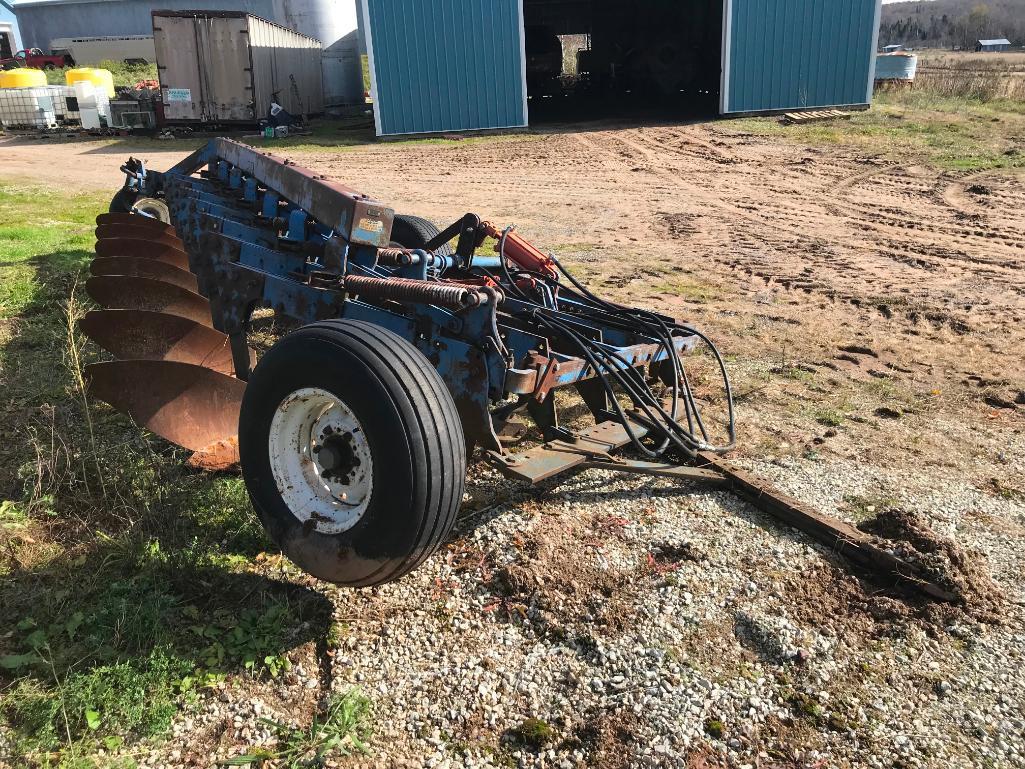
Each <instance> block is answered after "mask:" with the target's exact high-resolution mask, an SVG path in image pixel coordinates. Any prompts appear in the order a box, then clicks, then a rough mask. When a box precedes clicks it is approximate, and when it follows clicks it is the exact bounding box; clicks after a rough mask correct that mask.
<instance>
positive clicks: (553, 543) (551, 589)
mask: <svg viewBox="0 0 1025 769" xmlns="http://www.w3.org/2000/svg"><path fill="white" fill-rule="evenodd" d="M520 552H521V555H522V558H521V559H520V560H518V561H517V562H515V563H512V564H509V565H507V566H504V567H502V568H499V569H497V570H496V572H495V574H494V577H493V578H492V580H491V587H492V589H493V590H494V591H495V593H496V594H497V595H498V596H500V597H501V598H502V600H503V603H504V604H505V605H506V607H507V608H510V609H513V611H518V613H520V614H524V615H526V616H527V617H529V618H531V619H534V620H536V621H537V622H538V624H540V625H543V626H545V627H547V629H549V630H557V629H559V628H560V627H561V626H562V625H565V624H586V625H591V624H596V625H600V626H603V627H605V628H607V629H610V630H623V629H624V628H626V627H627V626H629V624H630V622H631V617H632V616H633V609H632V608H631V604H632V600H631V597H632V596H633V594H634V593H635V592H636V590H635V588H634V585H633V581H634V576H635V575H634V574H631V573H628V572H624V571H620V570H618V569H616V568H612V567H609V566H607V565H605V564H603V563H601V560H600V559H599V558H598V557H597V556H596V553H595V552H594V551H593V549H592V548H582V547H580V545H579V542H577V541H575V539H574V532H573V531H572V530H567V529H564V528H560V527H552V529H551V530H550V531H547V532H545V533H544V535H543V536H540V535H533V536H530V537H528V538H526V540H525V541H524V543H523V546H522V548H521V550H520ZM510 613H512V612H510Z"/></svg>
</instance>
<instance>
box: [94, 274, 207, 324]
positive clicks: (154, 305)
mask: <svg viewBox="0 0 1025 769" xmlns="http://www.w3.org/2000/svg"><path fill="white" fill-rule="evenodd" d="M85 290H86V293H88V294H89V296H90V297H92V298H93V300H94V301H95V302H96V303H97V304H99V305H100V306H101V307H105V308H107V309H108V310H150V311H152V312H165V313H168V314H170V315H178V316H181V317H183V318H188V319H189V320H193V321H195V322H196V323H202V324H203V325H204V326H210V327H211V328H212V327H213V321H212V320H211V318H210V302H208V301H207V300H206V298H205V297H203V296H200V295H199V294H197V293H195V292H193V291H188V290H187V289H184V288H181V287H180V286H175V285H172V284H170V283H164V282H163V281H161V280H154V279H152V278H138V277H133V276H128V275H101V276H99V277H93V278H89V280H87V281H86V283H85Z"/></svg>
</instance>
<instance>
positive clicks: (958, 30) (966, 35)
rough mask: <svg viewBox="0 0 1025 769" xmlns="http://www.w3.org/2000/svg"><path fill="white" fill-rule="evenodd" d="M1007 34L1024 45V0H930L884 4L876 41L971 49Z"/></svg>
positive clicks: (1017, 43)
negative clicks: (977, 42)
mask: <svg viewBox="0 0 1025 769" xmlns="http://www.w3.org/2000/svg"><path fill="white" fill-rule="evenodd" d="M1001 37H1006V38H1007V39H1008V40H1010V41H1011V44H1012V45H1013V46H1015V47H1019V46H1025V0H987V1H986V2H978V1H977V0H931V2H906V3H893V4H890V5H884V6H883V14H882V20H881V22H880V27H879V45H881V46H882V45H892V44H899V45H906V46H911V47H917V48H923V47H929V48H962V49H966V50H972V49H974V48H975V44H976V41H978V40H980V39H994V38H1001Z"/></svg>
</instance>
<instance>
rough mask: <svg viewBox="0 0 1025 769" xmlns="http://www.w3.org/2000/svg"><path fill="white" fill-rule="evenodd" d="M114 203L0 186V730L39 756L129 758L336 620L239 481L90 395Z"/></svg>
mask: <svg viewBox="0 0 1025 769" xmlns="http://www.w3.org/2000/svg"><path fill="white" fill-rule="evenodd" d="M56 196H59V200H58V199H57V197H56ZM106 203H107V196H106V195H88V194H82V195H75V194H66V193H61V192H59V191H53V190H50V191H44V190H41V189H35V188H30V187H23V186H17V185H13V184H10V183H7V184H4V183H2V182H0V254H2V256H0V391H2V392H3V393H4V398H3V400H2V403H0V436H2V437H3V440H2V441H0V628H2V629H3V630H2V631H0V730H3V731H4V732H5V735H4V739H5V740H8V741H9V744H10V745H11V746H12V747H13V749H14V751H15V755H24V756H26V757H27V758H26V763H28V764H30V765H31V764H41V765H49V766H65V767H72V766H76V767H77V766H82V767H85V766H92V765H96V766H116V765H119V763H118V762H119V761H120V762H121V765H126V766H127V765H130V755H131V753H132V752H133V751H134V750H135V746H136V744H137V741H138V740H140V739H148V738H156V739H159V737H160V736H161V735H162V734H164V733H166V731H167V729H168V726H169V724H170V723H171V721H172V719H173V718H174V717H175V716H176V715H177V714H178V713H180V712H181V710H182V709H187V708H189V707H191V706H192V703H193V702H194V701H195V699H196V698H197V696H198V694H197V693H200V692H202V691H204V689H205V687H206V686H207V685H209V684H211V683H215V682H218V681H224V680H227V681H228V682H229V683H230V682H231V681H232V680H234V679H240V678H249V679H251V678H254V677H255V678H273V677H275V676H278V675H281V674H282V673H283V672H284V671H285V670H287V668H288V667H289V665H290V664H291V657H292V655H293V654H294V652H295V650H296V649H297V648H298V647H302V646H304V645H306V644H309V643H310V642H315V643H316V644H317V645H324V644H326V641H325V639H326V638H327V636H328V632H329V627H330V625H331V611H332V607H331V604H330V602H329V601H328V600H327V599H326V598H324V597H323V596H322V595H321V594H320V593H318V592H316V591H314V590H311V589H309V588H307V587H305V586H304V585H303V584H301V581H300V582H293V581H289V580H282V579H281V578H280V577H279V576H276V575H279V574H280V573H281V564H280V559H279V557H278V556H276V555H272V556H270V557H269V558H268V557H267V556H265V555H264V554H265V553H266V552H267V551H270V552H272V553H273V550H274V549H273V547H272V546H271V545H270V543H269V542H268V541H267V540H266V538H265V536H264V534H263V532H262V529H261V528H260V526H259V524H258V522H257V521H256V518H255V516H254V514H253V511H252V509H251V506H250V503H249V499H248V496H247V495H246V491H245V487H244V484H243V483H242V480H241V478H240V477H238V476H237V475H231V474H222V475H205V474H197V473H194V472H191V471H189V470H188V469H187V468H186V467H185V465H184V462H183V460H184V458H185V454H184V452H183V451H181V450H179V449H176V448H174V447H171V446H169V445H168V444H166V443H164V442H163V441H161V440H159V439H156V438H153V437H152V436H150V435H148V434H146V433H144V432H143V431H142V430H140V429H139V428H138V427H136V426H135V425H133V424H132V423H131V421H130V420H128V419H127V418H125V417H123V416H121V415H119V414H117V413H115V412H113V411H112V410H111V409H110V408H108V407H106V406H104V405H103V404H100V403H96V402H90V401H86V400H84V399H83V397H82V392H81V379H80V369H79V364H80V363H88V362H89V361H91V360H95V359H97V358H99V357H100V355H101V354H100V351H99V350H98V349H96V348H95V347H93V346H92V345H91V344H90V343H87V342H86V341H85V340H84V339H83V338H82V337H81V335H80V334H79V333H78V331H77V328H76V326H75V322H74V321H75V320H76V319H77V318H78V317H80V316H81V314H82V313H83V312H84V311H85V310H86V309H88V300H87V298H86V297H85V294H84V290H83V283H84V281H85V279H86V278H87V277H88V272H87V265H88V262H89V260H90V258H91V256H92V254H91V250H92V243H93V235H92V229H93V227H94V224H93V222H94V218H95V216H96V214H97V213H99V212H101V211H103V210H105V207H106ZM90 426H91V428H92V429H90ZM272 569H273V570H272ZM101 749H102V750H104V751H107V753H108V754H109V752H110V751H113V754H114V755H113V757H111V756H110V755H105V756H104V757H103V758H102V759H101V758H99V757H98V756H97V751H99V750H101ZM122 759H123V760H122Z"/></svg>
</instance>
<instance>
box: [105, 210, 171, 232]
mask: <svg viewBox="0 0 1025 769" xmlns="http://www.w3.org/2000/svg"><path fill="white" fill-rule="evenodd" d="M96 224H98V225H99V224H127V225H129V226H132V227H148V228H149V229H151V230H154V231H156V232H166V233H168V234H171V235H176V233H175V231H174V226H173V225H170V224H168V223H167V222H162V221H160V220H159V219H155V218H154V217H152V216H142V215H140V214H123V213H119V212H118V213H108V214H99V215H97V217H96Z"/></svg>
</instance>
